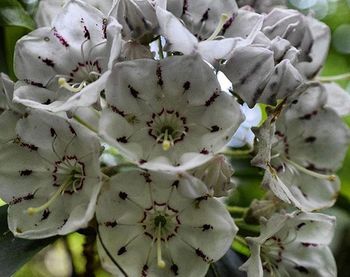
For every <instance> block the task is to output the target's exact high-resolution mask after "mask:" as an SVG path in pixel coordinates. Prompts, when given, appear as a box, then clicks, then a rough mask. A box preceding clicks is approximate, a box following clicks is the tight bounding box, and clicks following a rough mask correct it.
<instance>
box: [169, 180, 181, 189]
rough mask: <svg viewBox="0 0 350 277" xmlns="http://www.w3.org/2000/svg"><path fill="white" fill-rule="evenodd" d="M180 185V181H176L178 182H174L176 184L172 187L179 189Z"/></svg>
mask: <svg viewBox="0 0 350 277" xmlns="http://www.w3.org/2000/svg"><path fill="white" fill-rule="evenodd" d="M179 183H180V181H179V180H176V181H174V183H172V185H171V186H172V187H176V188H177V187H178V186H179Z"/></svg>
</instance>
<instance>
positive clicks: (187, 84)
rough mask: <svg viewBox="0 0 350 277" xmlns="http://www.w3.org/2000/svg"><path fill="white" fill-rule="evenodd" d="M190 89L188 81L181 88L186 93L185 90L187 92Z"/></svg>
mask: <svg viewBox="0 0 350 277" xmlns="http://www.w3.org/2000/svg"><path fill="white" fill-rule="evenodd" d="M190 87H191V83H190V82H189V81H186V82H185V83H184V85H183V88H184V90H185V91H186V90H189V89H190Z"/></svg>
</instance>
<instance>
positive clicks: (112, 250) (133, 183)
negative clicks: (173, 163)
mask: <svg viewBox="0 0 350 277" xmlns="http://www.w3.org/2000/svg"><path fill="white" fill-rule="evenodd" d="M96 218H97V222H98V235H99V241H98V250H99V255H100V257H101V260H102V263H103V265H104V267H105V268H106V269H107V270H109V271H111V272H112V273H114V274H116V275H118V276H119V275H120V276H122V274H121V272H124V273H126V274H127V276H144V277H146V276H149V277H151V276H186V277H191V276H193V277H197V276H198V277H199V276H204V275H205V273H206V271H207V270H208V267H209V264H210V263H211V262H213V261H216V260H218V259H220V258H221V257H222V256H223V255H224V254H225V253H226V251H227V250H228V248H229V247H230V245H231V243H232V239H233V237H234V236H235V234H236V232H237V227H236V226H235V225H234V223H233V220H232V218H231V217H230V215H229V214H228V212H227V210H226V209H225V207H224V205H223V204H222V203H221V202H220V201H218V200H216V199H214V198H211V197H210V196H209V195H208V190H207V188H206V186H205V185H204V184H203V183H202V182H201V181H200V180H198V179H196V178H194V177H192V176H190V175H187V174H167V173H160V172H151V171H141V170H133V171H129V172H123V173H119V174H117V175H115V176H113V177H112V178H111V179H110V180H109V183H106V184H105V185H104V186H103V188H102V190H101V194H100V196H99V199H98V203H97V207H96ZM126 274H124V276H126Z"/></svg>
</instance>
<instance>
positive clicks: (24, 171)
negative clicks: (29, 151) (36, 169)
mask: <svg viewBox="0 0 350 277" xmlns="http://www.w3.org/2000/svg"><path fill="white" fill-rule="evenodd" d="M32 173H33V170H30V169H25V170H21V171H20V172H19V175H20V176H29V175H30V174H32Z"/></svg>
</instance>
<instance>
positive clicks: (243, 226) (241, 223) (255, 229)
mask: <svg viewBox="0 0 350 277" xmlns="http://www.w3.org/2000/svg"><path fill="white" fill-rule="evenodd" d="M234 221H235V223H236V225H237V226H238V228H239V229H240V230H244V231H248V232H250V233H254V234H259V233H260V226H259V225H251V224H248V223H246V222H245V220H244V219H243V218H235V219H234Z"/></svg>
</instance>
